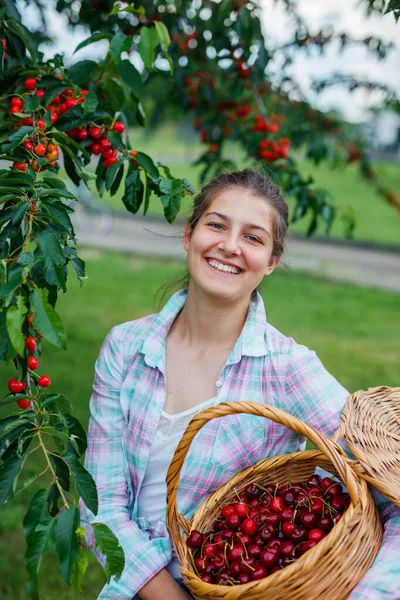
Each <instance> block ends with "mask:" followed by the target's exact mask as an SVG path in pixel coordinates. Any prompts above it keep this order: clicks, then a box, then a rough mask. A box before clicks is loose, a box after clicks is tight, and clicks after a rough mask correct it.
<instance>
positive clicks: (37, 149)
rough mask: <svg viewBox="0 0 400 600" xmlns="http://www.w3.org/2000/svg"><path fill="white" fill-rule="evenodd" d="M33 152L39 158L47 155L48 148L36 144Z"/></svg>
mask: <svg viewBox="0 0 400 600" xmlns="http://www.w3.org/2000/svg"><path fill="white" fill-rule="evenodd" d="M33 151H34V152H35V154H36V155H37V156H44V154H46V146H45V145H44V144H36V145H35V146H34V148H33Z"/></svg>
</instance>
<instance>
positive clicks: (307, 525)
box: [300, 512, 318, 530]
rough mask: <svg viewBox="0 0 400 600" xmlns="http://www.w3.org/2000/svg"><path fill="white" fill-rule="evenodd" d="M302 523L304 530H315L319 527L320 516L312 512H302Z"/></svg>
mask: <svg viewBox="0 0 400 600" xmlns="http://www.w3.org/2000/svg"><path fill="white" fill-rule="evenodd" d="M300 523H301V525H302V526H303V527H304V529H308V530H310V529H313V528H314V527H316V526H317V523H318V515H316V514H314V513H310V512H302V513H301V514H300Z"/></svg>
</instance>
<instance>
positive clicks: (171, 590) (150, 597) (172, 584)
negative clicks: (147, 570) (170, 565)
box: [139, 569, 189, 600]
mask: <svg viewBox="0 0 400 600" xmlns="http://www.w3.org/2000/svg"><path fill="white" fill-rule="evenodd" d="M139 597H140V598H141V600H188V598H189V596H188V595H187V594H186V593H185V592H184V590H183V589H182V588H181V587H180V586H179V585H178V584H177V583H176V581H175V579H174V578H173V577H171V575H170V574H169V573H168V571H167V570H166V569H163V570H162V571H160V572H159V573H157V575H155V577H153V579H151V581H149V582H148V583H146V585H145V586H143V588H142V589H141V590H140V592H139Z"/></svg>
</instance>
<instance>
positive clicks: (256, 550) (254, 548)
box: [247, 544, 263, 558]
mask: <svg viewBox="0 0 400 600" xmlns="http://www.w3.org/2000/svg"><path fill="white" fill-rule="evenodd" d="M262 550H263V546H261V544H250V546H249V547H248V548H247V552H248V554H249V555H250V556H254V558H258V557H259V556H260V554H261V551H262Z"/></svg>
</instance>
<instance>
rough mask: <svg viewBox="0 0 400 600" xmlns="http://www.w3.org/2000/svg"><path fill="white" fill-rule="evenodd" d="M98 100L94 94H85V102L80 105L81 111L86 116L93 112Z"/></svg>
mask: <svg viewBox="0 0 400 600" xmlns="http://www.w3.org/2000/svg"><path fill="white" fill-rule="evenodd" d="M97 105H98V100H97V96H96V94H95V92H89V93H88V94H86V98H85V102H84V103H83V104H82V107H83V110H84V112H85V113H86V114H90V113H92V112H94V111H95V110H96V108H97Z"/></svg>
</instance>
